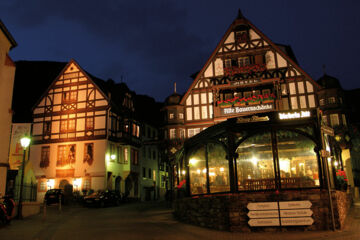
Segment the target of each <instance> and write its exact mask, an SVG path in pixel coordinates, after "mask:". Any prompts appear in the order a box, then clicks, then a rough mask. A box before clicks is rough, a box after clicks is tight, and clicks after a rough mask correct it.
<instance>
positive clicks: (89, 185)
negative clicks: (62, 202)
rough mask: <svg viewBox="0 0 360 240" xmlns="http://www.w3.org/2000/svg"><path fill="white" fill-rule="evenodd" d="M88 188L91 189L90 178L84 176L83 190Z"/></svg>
mask: <svg viewBox="0 0 360 240" xmlns="http://www.w3.org/2000/svg"><path fill="white" fill-rule="evenodd" d="M90 189H91V180H90V179H89V178H85V179H84V183H83V190H90Z"/></svg>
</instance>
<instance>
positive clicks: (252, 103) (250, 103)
mask: <svg viewBox="0 0 360 240" xmlns="http://www.w3.org/2000/svg"><path fill="white" fill-rule="evenodd" d="M259 103H260V102H259V101H256V102H251V101H249V102H248V104H249V105H257V104H259Z"/></svg>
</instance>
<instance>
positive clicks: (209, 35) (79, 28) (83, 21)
mask: <svg viewBox="0 0 360 240" xmlns="http://www.w3.org/2000/svg"><path fill="white" fill-rule="evenodd" d="M239 8H240V9H241V10H242V13H243V15H244V16H245V17H246V18H247V19H249V20H250V21H251V22H252V23H253V24H254V25H255V26H257V27H258V28H259V29H260V31H262V32H263V33H264V34H265V35H267V36H268V37H269V38H270V39H271V40H272V41H273V42H275V43H282V44H288V45H290V46H291V47H292V49H293V51H294V53H295V56H296V58H297V60H298V62H299V64H300V66H301V67H302V68H303V69H304V70H305V71H306V72H307V73H308V74H310V76H312V78H313V79H314V80H317V79H319V78H320V77H321V76H322V75H323V73H324V70H323V65H325V66H326V67H325V71H326V73H327V74H328V75H331V76H334V77H337V78H338V79H340V80H341V83H342V86H343V88H344V89H353V88H360V79H359V77H358V71H359V69H360V64H359V60H358V59H359V55H360V44H359V40H360V38H359V37H360V32H359V26H360V14H359V11H360V1H357V0H353V1H350V0H342V1H340V0H338V1H335V0H321V1H320V0H316V1H315V0H311V1H309V0H305V1H288V0H284V1H280V0H275V1H269V0H264V1H256V0H252V1H245V0H234V1H226V0H222V1H220V0H218V1H212V0H198V1H197V0H192V1H187V0H162V1H160V0H151V1H150V0H142V1H132V0H123V1H119V0H108V1H107V0H102V1H100V0H98V1H95V0H86V1H80V0H70V1H67V0H62V1H49V0H31V1H29V0H1V1H0V18H1V19H2V21H3V22H4V24H5V25H6V27H7V28H8V30H9V31H10V33H11V34H12V35H13V37H14V38H15V40H16V41H17V43H18V46H17V47H16V48H14V49H13V50H12V51H11V52H10V56H11V57H12V59H13V60H15V61H17V60H47V61H64V62H68V61H69V60H70V59H71V58H73V59H75V60H76V61H77V62H78V63H79V64H80V66H81V67H83V68H84V69H85V70H86V71H88V72H90V73H91V74H93V75H95V76H97V77H100V78H102V79H104V80H106V79H109V78H111V79H113V80H115V81H116V82H120V81H121V79H122V80H123V81H124V82H125V83H126V84H127V85H128V86H129V88H130V89H131V90H134V91H136V93H138V94H147V95H149V96H152V97H154V98H155V99H156V100H157V101H164V99H165V98H166V97H167V96H168V95H170V94H172V93H173V91H174V88H173V85H174V82H177V86H178V87H177V90H178V93H181V94H182V93H184V92H185V91H186V90H187V88H188V87H189V86H190V84H191V82H192V79H191V78H190V75H192V74H193V73H195V72H197V71H199V70H200V69H201V68H202V66H203V65H204V64H205V62H206V60H207V59H208V57H209V56H210V55H211V53H212V51H213V50H214V49H215V47H216V45H217V44H218V42H219V41H220V39H221V38H222V36H223V34H224V33H225V31H226V30H227V28H228V27H229V26H230V24H231V23H232V21H233V20H234V19H235V18H236V16H237V12H238V9H239Z"/></svg>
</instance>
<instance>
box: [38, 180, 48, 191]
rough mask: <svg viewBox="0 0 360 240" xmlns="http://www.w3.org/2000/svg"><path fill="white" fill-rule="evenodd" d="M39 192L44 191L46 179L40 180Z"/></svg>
mask: <svg viewBox="0 0 360 240" xmlns="http://www.w3.org/2000/svg"><path fill="white" fill-rule="evenodd" d="M39 191H40V192H45V191H46V181H40V189H39Z"/></svg>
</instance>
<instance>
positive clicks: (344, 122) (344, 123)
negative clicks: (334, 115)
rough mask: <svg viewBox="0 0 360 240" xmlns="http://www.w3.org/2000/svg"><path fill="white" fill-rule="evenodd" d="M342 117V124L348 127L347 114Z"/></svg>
mask: <svg viewBox="0 0 360 240" xmlns="http://www.w3.org/2000/svg"><path fill="white" fill-rule="evenodd" d="M341 117H342V124H343V125H344V126H346V125H347V124H346V117H345V114H341Z"/></svg>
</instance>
